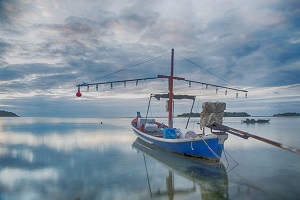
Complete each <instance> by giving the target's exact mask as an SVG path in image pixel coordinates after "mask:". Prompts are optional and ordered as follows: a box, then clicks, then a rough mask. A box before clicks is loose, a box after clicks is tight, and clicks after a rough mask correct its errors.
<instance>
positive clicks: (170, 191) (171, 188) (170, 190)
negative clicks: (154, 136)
mask: <svg viewBox="0 0 300 200" xmlns="http://www.w3.org/2000/svg"><path fill="white" fill-rule="evenodd" d="M143 157H144V163H145V169H146V174H147V181H148V187H149V193H150V197H151V198H152V197H153V196H165V195H167V196H168V197H169V200H173V199H174V195H175V194H189V193H192V192H195V191H196V186H195V183H194V186H193V187H192V188H187V189H175V184H174V173H173V171H172V170H170V169H169V176H167V177H166V188H167V189H166V191H161V190H158V191H157V192H155V193H154V194H152V190H151V184H150V179H149V174H148V168H147V163H146V158H145V154H143Z"/></svg>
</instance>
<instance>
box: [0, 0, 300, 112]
mask: <svg viewBox="0 0 300 200" xmlns="http://www.w3.org/2000/svg"><path fill="white" fill-rule="evenodd" d="M0 27H1V29H0V110H7V111H12V112H15V113H17V114H18V115H21V116H64V117H67V116H69V117H80V116H84V117H102V116H110V117H112V116H135V112H136V111H138V110H140V111H141V112H142V113H145V111H146V106H147V101H148V96H149V94H150V93H153V92H166V90H165V88H166V87H167V81H166V80H158V81H141V82H140V83H139V84H138V86H136V85H135V83H127V85H126V88H125V87H124V84H123V83H122V84H115V85H114V86H113V89H112V90H111V89H110V85H103V86H101V87H100V86H99V91H98V92H96V90H95V88H90V89H89V92H86V89H85V88H82V94H83V97H81V98H77V97H76V96H75V93H76V92H77V88H76V85H77V84H80V83H84V82H86V83H90V82H92V81H96V82H101V81H114V80H122V79H130V78H144V77H154V76H156V75H157V74H166V75H167V74H168V73H169V66H170V52H171V49H172V48H174V49H175V53H176V55H175V75H177V76H182V77H185V78H187V79H190V80H195V81H201V82H208V83H212V84H220V85H224V86H230V87H238V88H240V89H246V90H248V91H249V92H248V98H245V97H244V94H242V93H239V98H236V94H235V92H230V91H228V94H227V95H224V93H225V91H224V90H222V89H219V90H218V92H217V93H216V88H213V87H209V88H208V89H207V90H206V88H203V87H202V85H195V84H192V87H189V86H188V83H186V82H179V81H176V82H175V93H176V94H183V93H184V94H195V95H197V97H198V99H200V101H199V102H198V101H197V103H196V109H197V110H195V111H200V110H201V109H200V107H201V103H202V102H203V101H214V100H217V101H225V102H227V111H229V112H239V111H245V112H248V113H249V114H251V115H273V114H275V113H281V112H300V79H299V77H300V54H299V53H300V1H298V0H272V1H270V0H253V1H241V0H216V1H210V0H201V1H198V0H197V1H196V0H194V1H192V0H186V1H171V0H169V1H167V0H159V1H157V0H152V1H142V0H140V1H138V0H136V1H134V0H131V1H130V0H129V1H126V0H119V1H118V0H116V1H111V0H109V1H108V0H77V1H71V0H65V1H59V0H51V1H50V0H0ZM155 57H159V58H157V59H155V60H152V61H149V62H146V63H144V64H142V65H138V66H135V65H136V64H138V63H141V62H144V61H147V60H149V59H152V58H155ZM183 58H186V59H188V60H190V61H192V62H193V63H196V64H197V65H194V64H192V63H191V62H187V61H186V60H185V59H183ZM124 68H129V69H128V70H122V69H124ZM118 70H121V72H120V73H114V72H116V71H118ZM207 71H209V72H211V73H208V72H207ZM108 74H112V75H110V76H106V75H108ZM212 74H215V75H217V77H216V76H213V75H212ZM219 77H220V78H219ZM159 103H160V104H159ZM159 103H158V102H154V104H153V107H152V110H151V111H153V115H160V116H167V114H166V113H165V112H161V109H164V108H163V107H164V103H163V102H159ZM189 105H190V102H185V101H180V102H178V103H176V105H175V107H176V108H178V110H177V111H176V112H175V114H180V113H182V112H188V110H189V107H188V106H189Z"/></svg>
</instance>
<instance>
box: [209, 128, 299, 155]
mask: <svg viewBox="0 0 300 200" xmlns="http://www.w3.org/2000/svg"><path fill="white" fill-rule="evenodd" d="M208 127H209V128H211V129H214V130H219V131H223V132H226V133H231V134H233V135H236V136H239V137H241V138H244V139H248V138H249V137H252V138H254V139H257V140H260V141H262V142H265V143H268V144H271V145H273V146H276V147H279V148H281V149H285V150H287V151H290V152H293V153H296V154H300V149H297V148H294V147H289V146H287V145H284V144H281V143H279V142H275V141H272V140H269V139H267V138H263V137H260V136H257V135H253V134H250V133H247V132H244V131H240V130H238V129H234V128H231V127H229V126H225V125H222V124H217V123H214V124H213V125H209V126H208Z"/></svg>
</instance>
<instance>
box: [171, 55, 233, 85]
mask: <svg viewBox="0 0 300 200" xmlns="http://www.w3.org/2000/svg"><path fill="white" fill-rule="evenodd" d="M175 54H176V55H177V56H179V57H181V58H182V59H184V60H186V61H187V62H189V63H191V64H193V65H195V66H196V67H199V68H201V69H203V70H205V71H206V72H208V73H210V74H212V75H214V76H215V77H218V78H219V79H221V80H223V81H225V82H226V83H228V84H230V85H232V86H234V87H236V88H239V87H237V86H236V85H234V84H232V83H230V82H229V81H227V80H225V79H224V78H222V77H220V76H218V75H217V74H215V73H213V72H211V71H209V70H207V69H205V68H204V67H201V66H200V65H198V64H197V63H195V62H193V61H191V60H189V59H187V58H185V57H183V56H181V55H179V54H177V53H175Z"/></svg>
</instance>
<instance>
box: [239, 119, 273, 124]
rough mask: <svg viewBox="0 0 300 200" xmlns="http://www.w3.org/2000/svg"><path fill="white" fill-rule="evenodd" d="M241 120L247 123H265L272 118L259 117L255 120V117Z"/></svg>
mask: <svg viewBox="0 0 300 200" xmlns="http://www.w3.org/2000/svg"><path fill="white" fill-rule="evenodd" d="M241 122H242V123H246V124H255V123H258V124H263V123H269V122H270V120H269V119H258V120H255V119H249V118H247V119H246V120H242V121H241Z"/></svg>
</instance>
